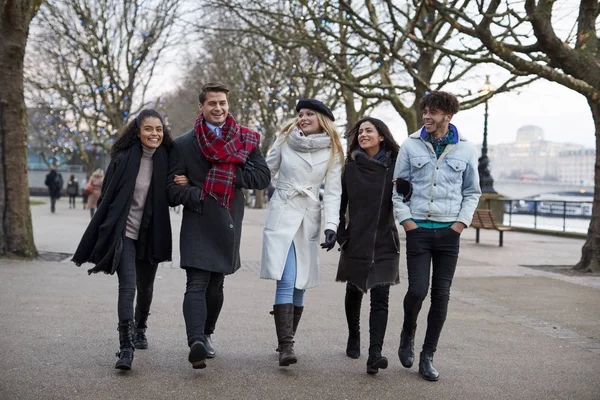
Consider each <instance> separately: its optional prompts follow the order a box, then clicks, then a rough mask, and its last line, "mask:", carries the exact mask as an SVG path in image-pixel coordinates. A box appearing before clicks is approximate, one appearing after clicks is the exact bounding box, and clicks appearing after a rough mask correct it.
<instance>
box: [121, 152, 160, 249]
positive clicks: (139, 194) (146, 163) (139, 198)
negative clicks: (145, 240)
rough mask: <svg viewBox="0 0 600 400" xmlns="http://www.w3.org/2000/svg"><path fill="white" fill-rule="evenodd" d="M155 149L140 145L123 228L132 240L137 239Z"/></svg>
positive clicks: (150, 177)
mask: <svg viewBox="0 0 600 400" xmlns="http://www.w3.org/2000/svg"><path fill="white" fill-rule="evenodd" d="M155 150H156V149H147V148H146V147H144V146H142V160H141V162H140V170H139V171H138V175H137V179H136V180H135V189H134V191H133V198H132V199H131V207H130V208H129V215H127V227H126V228H125V236H127V237H128V238H131V239H133V240H137V239H138V234H139V231H140V224H141V223H142V215H144V207H145V206H146V199H147V198H148V189H149V188H150V182H151V181H152V170H153V167H154V163H153V162H152V155H153V154H154V151H155Z"/></svg>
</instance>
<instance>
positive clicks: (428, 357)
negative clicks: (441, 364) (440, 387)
mask: <svg viewBox="0 0 600 400" xmlns="http://www.w3.org/2000/svg"><path fill="white" fill-rule="evenodd" d="M419 375H421V376H422V377H423V378H424V379H426V380H428V381H437V380H438V379H439V377H440V374H439V373H438V372H437V370H436V369H435V367H434V366H433V352H430V351H422V352H421V355H420V360H419Z"/></svg>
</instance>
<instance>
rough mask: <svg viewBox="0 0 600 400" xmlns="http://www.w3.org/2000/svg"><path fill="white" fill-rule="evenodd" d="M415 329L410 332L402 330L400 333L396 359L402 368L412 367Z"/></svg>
mask: <svg viewBox="0 0 600 400" xmlns="http://www.w3.org/2000/svg"><path fill="white" fill-rule="evenodd" d="M416 329H417V328H416V327H415V328H414V329H412V330H408V329H405V328H402V333H400V347H399V348H398V357H399V358H400V363H402V366H403V367H404V368H410V367H412V365H413V363H414V362H415V332H416Z"/></svg>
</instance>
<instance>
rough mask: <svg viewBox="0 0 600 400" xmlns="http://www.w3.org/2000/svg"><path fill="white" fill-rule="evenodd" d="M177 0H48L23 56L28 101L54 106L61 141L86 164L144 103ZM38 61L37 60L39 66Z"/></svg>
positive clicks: (172, 30) (170, 38)
mask: <svg viewBox="0 0 600 400" xmlns="http://www.w3.org/2000/svg"><path fill="white" fill-rule="evenodd" d="M180 3H181V0H164V1H160V0H154V1H144V2H139V1H135V0H124V1H122V0H51V1H49V2H48V3H47V4H46V6H44V7H43V8H42V9H41V10H40V13H39V15H38V19H37V21H36V22H37V25H36V28H37V29H36V32H38V33H37V34H36V35H35V36H34V37H33V38H32V39H33V40H32V43H31V52H30V53H29V54H30V57H29V58H28V72H29V73H28V81H29V82H30V92H31V93H30V98H31V101H32V102H33V103H34V104H36V105H38V106H41V107H44V106H45V107H50V109H51V112H52V113H53V114H54V113H57V112H58V113H60V114H61V117H62V119H63V120H64V121H65V124H66V126H67V129H64V130H63V131H61V134H63V137H62V141H63V143H65V144H66V146H67V147H68V149H69V150H72V151H75V152H77V153H78V154H79V155H80V156H81V158H82V161H83V163H84V164H85V165H86V166H87V168H88V170H89V169H93V166H94V165H93V162H94V160H93V159H90V157H89V152H90V151H91V152H106V151H107V150H108V149H109V148H110V146H111V145H112V143H113V141H114V139H115V135H117V133H118V132H120V130H121V128H122V127H123V126H124V125H125V124H126V123H127V121H128V120H129V119H130V118H131V117H132V116H135V114H137V113H138V112H139V111H140V110H141V109H142V108H144V107H146V106H155V104H156V102H158V101H159V100H158V99H154V100H155V101H154V102H150V101H148V93H149V88H150V85H151V84H152V83H153V78H154V77H155V72H156V70H157V66H158V65H159V64H160V61H161V60H162V58H163V56H164V54H165V52H166V51H167V49H168V48H169V46H172V45H174V44H175V43H176V42H175V38H174V36H175V35H176V34H177V29H176V27H175V22H176V18H177V16H178V8H179V5H180ZM39 66H43V67H42V68H40V67H39Z"/></svg>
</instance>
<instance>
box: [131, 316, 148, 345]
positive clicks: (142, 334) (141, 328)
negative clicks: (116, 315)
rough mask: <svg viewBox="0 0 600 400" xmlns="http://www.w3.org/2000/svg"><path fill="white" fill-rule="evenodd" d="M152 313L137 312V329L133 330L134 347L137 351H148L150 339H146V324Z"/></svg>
mask: <svg viewBox="0 0 600 400" xmlns="http://www.w3.org/2000/svg"><path fill="white" fill-rule="evenodd" d="M148 315H150V313H140V312H139V311H138V310H137V309H136V310H135V328H134V329H133V346H134V347H135V348H136V349H147V348H148V338H147V337H146V329H147V328H148V327H147V326H146V322H147V321H148Z"/></svg>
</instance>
